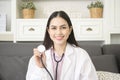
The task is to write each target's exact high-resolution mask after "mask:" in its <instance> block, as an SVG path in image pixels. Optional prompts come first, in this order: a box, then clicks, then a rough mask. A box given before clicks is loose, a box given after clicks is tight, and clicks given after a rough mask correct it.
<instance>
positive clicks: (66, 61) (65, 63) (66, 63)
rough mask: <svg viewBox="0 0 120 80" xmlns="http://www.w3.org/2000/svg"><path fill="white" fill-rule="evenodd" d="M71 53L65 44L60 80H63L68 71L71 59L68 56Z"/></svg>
mask: <svg viewBox="0 0 120 80" xmlns="http://www.w3.org/2000/svg"><path fill="white" fill-rule="evenodd" d="M72 53H73V48H72V46H71V45H70V44H67V47H66V51H65V56H64V61H63V66H62V72H61V80H64V76H65V74H66V72H67V70H68V69H69V66H71V60H72V59H71V58H70V55H71V54H72Z"/></svg>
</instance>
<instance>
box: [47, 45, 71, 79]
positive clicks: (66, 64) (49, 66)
mask: <svg viewBox="0 0 120 80" xmlns="http://www.w3.org/2000/svg"><path fill="white" fill-rule="evenodd" d="M51 48H52V47H51ZM51 48H50V49H49V50H47V51H46V52H45V53H46V64H47V69H48V70H49V71H50V73H51V75H52V76H54V74H53V65H52V58H51V52H52V51H51ZM64 54H65V55H64V58H63V59H64V61H63V66H62V72H61V79H60V80H64V76H65V74H66V72H67V70H68V69H69V66H70V65H71V58H70V57H69V56H70V55H72V54H73V47H72V45H71V44H69V43H67V46H66V49H65V53H64Z"/></svg>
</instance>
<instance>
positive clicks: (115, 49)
mask: <svg viewBox="0 0 120 80" xmlns="http://www.w3.org/2000/svg"><path fill="white" fill-rule="evenodd" d="M103 54H107V55H109V54H110V55H111V54H112V55H115V56H116V59H117V62H118V66H119V67H120V44H107V45H103ZM119 72H120V70H119Z"/></svg>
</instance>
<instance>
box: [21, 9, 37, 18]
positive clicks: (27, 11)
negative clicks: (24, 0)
mask: <svg viewBox="0 0 120 80" xmlns="http://www.w3.org/2000/svg"><path fill="white" fill-rule="evenodd" d="M22 13H23V18H26V19H29V18H34V15H35V10H34V9H23V10H22Z"/></svg>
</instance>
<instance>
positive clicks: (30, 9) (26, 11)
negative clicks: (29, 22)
mask: <svg viewBox="0 0 120 80" xmlns="http://www.w3.org/2000/svg"><path fill="white" fill-rule="evenodd" d="M21 8H22V13H23V18H34V15H35V10H36V7H35V5H34V3H33V2H32V1H27V2H24V3H23V4H22V6H21Z"/></svg>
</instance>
